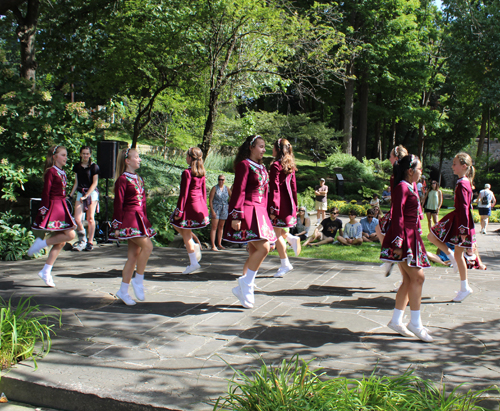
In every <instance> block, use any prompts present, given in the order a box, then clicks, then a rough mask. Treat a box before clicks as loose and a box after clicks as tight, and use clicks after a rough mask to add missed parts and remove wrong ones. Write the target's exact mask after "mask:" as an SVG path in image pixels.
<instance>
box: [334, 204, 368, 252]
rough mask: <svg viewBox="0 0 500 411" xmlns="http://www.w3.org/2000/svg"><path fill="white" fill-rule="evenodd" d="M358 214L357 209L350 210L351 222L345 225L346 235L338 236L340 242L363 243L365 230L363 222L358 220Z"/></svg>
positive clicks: (349, 243) (347, 243)
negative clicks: (362, 226)
mask: <svg viewBox="0 0 500 411" xmlns="http://www.w3.org/2000/svg"><path fill="white" fill-rule="evenodd" d="M357 215H358V213H357V212H356V210H351V211H349V222H348V223H347V224H346V225H345V229H344V235H339V236H338V237H337V240H338V241H339V243H340V244H343V245H361V244H362V243H363V231H362V228H361V224H360V223H359V222H358V221H356V217H357Z"/></svg>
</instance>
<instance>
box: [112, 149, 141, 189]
mask: <svg viewBox="0 0 500 411" xmlns="http://www.w3.org/2000/svg"><path fill="white" fill-rule="evenodd" d="M132 151H135V152H137V150H136V149H135V148H124V149H123V150H120V152H119V153H118V157H117V158H116V170H115V181H116V180H118V178H120V176H121V175H122V174H123V173H124V172H125V170H126V169H127V164H126V163H125V159H126V158H128V157H129V156H130V153H131V152H132Z"/></svg>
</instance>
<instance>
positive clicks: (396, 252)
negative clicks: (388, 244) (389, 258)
mask: <svg viewBox="0 0 500 411" xmlns="http://www.w3.org/2000/svg"><path fill="white" fill-rule="evenodd" d="M394 255H397V256H398V257H399V258H401V257H403V249H402V248H395V249H394Z"/></svg>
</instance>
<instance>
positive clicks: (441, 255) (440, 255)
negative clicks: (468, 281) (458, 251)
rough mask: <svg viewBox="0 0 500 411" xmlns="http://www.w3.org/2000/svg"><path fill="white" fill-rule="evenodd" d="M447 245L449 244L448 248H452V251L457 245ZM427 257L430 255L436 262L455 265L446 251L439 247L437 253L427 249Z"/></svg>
mask: <svg viewBox="0 0 500 411" xmlns="http://www.w3.org/2000/svg"><path fill="white" fill-rule="evenodd" d="M446 245H447V246H448V248H449V249H450V250H452V251H454V250H455V246H454V245H453V244H451V243H446ZM427 257H429V260H431V261H432V262H434V263H437V264H443V265H447V266H449V267H453V266H452V265H451V260H450V259H449V258H448V256H447V255H446V253H445V252H444V251H442V250H440V249H439V248H438V249H437V250H436V254H433V253H431V252H430V251H427Z"/></svg>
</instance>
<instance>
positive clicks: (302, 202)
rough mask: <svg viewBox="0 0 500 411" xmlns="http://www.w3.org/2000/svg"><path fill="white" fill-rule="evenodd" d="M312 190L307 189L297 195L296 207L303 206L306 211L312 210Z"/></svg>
mask: <svg viewBox="0 0 500 411" xmlns="http://www.w3.org/2000/svg"><path fill="white" fill-rule="evenodd" d="M315 197H316V196H315V195H314V188H312V187H307V188H306V189H305V190H304V191H303V192H302V193H297V202H298V206H299V207H300V206H304V207H306V208H307V211H312V210H314V204H315V203H314V198H315Z"/></svg>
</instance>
